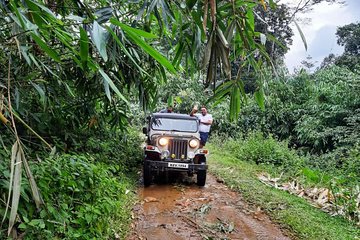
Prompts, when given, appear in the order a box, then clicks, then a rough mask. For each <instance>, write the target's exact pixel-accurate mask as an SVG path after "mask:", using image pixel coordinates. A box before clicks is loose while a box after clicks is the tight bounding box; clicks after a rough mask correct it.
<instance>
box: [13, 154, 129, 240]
mask: <svg viewBox="0 0 360 240" xmlns="http://www.w3.org/2000/svg"><path fill="white" fill-rule="evenodd" d="M116 168H117V166H116V165H115V166H109V165H105V164H104V163H96V162H95V161H94V158H93V157H92V156H90V155H70V154H64V155H61V156H59V157H56V158H54V159H47V160H45V161H43V162H41V163H38V164H36V165H35V166H33V171H34V175H35V176H36V181H37V183H38V186H39V188H40V190H41V194H42V197H43V200H44V202H45V208H43V209H42V210H41V211H40V212H38V211H37V210H36V209H35V206H34V204H33V203H32V201H30V200H29V199H30V197H29V196H30V189H29V186H28V185H27V184H24V186H23V188H24V191H23V193H22V194H21V201H20V204H19V210H18V212H19V216H20V219H18V222H17V224H16V226H17V229H18V230H19V231H20V232H26V235H25V236H26V238H27V239H52V238H54V237H55V238H63V239H94V238H101V239H109V238H110V239H112V238H113V236H114V232H116V233H117V234H119V235H121V234H122V233H121V231H123V230H124V229H125V227H124V226H125V225H126V223H127V222H128V219H129V218H128V215H129V211H130V209H129V201H130V199H131V197H130V196H131V194H128V189H131V187H132V186H131V184H130V182H131V181H129V179H127V177H126V176H124V175H123V176H115V175H114V173H113V172H116V171H117V169H116Z"/></svg>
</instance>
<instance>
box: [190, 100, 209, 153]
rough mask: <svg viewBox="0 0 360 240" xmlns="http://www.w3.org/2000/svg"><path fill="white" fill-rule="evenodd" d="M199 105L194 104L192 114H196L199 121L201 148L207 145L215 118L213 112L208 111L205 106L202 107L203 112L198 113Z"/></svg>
mask: <svg viewBox="0 0 360 240" xmlns="http://www.w3.org/2000/svg"><path fill="white" fill-rule="evenodd" d="M197 111H198V109H197V106H194V108H193V109H192V111H191V113H190V116H196V117H197V118H198V119H199V121H200V125H199V133H200V148H202V147H203V146H205V144H206V142H207V139H208V138H209V132H210V126H211V124H212V123H213V118H212V116H211V114H209V113H208V112H207V109H206V107H205V106H202V107H201V113H197Z"/></svg>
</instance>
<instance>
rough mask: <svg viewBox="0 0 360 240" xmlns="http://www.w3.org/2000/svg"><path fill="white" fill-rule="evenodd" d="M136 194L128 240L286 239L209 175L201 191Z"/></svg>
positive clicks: (158, 189) (153, 189)
mask: <svg viewBox="0 0 360 240" xmlns="http://www.w3.org/2000/svg"><path fill="white" fill-rule="evenodd" d="M138 192H139V198H140V200H141V201H140V202H139V203H138V204H137V205H136V206H135V207H134V209H133V212H134V222H133V223H132V231H131V233H130V234H129V236H128V238H127V239H129V240H135V239H147V240H155V239H156V240H159V239H161V240H162V239H169V240H177V239H179V240H180V239H193V240H197V239H289V238H288V237H286V236H285V235H284V234H283V233H282V232H281V230H280V228H279V227H278V226H276V225H275V224H273V223H272V222H271V221H270V220H269V218H268V217H267V216H266V215H265V214H264V213H262V211H261V210H260V209H254V207H251V206H249V205H247V204H246V203H245V202H244V201H242V200H241V197H240V195H239V194H238V193H236V192H234V191H231V190H230V189H228V188H227V187H226V186H225V185H224V184H221V183H219V182H217V180H216V178H215V177H214V176H212V175H210V174H208V180H207V183H206V186H205V187H203V188H199V187H198V186H196V184H194V183H192V184H188V185H184V184H181V185H179V184H177V185H174V184H162V185H152V186H150V187H147V188H144V187H140V188H139V190H138Z"/></svg>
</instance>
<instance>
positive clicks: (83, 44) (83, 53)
mask: <svg viewBox="0 0 360 240" xmlns="http://www.w3.org/2000/svg"><path fill="white" fill-rule="evenodd" d="M88 57H89V38H88V36H87V32H86V31H85V30H84V29H83V28H82V27H80V59H81V64H82V67H83V68H84V69H85V68H86V66H87V61H88Z"/></svg>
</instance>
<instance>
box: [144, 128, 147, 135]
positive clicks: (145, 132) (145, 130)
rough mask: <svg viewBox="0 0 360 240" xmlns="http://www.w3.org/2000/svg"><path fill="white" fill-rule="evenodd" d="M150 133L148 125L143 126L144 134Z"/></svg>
mask: <svg viewBox="0 0 360 240" xmlns="http://www.w3.org/2000/svg"><path fill="white" fill-rule="evenodd" d="M147 133H148V130H147V127H143V134H145V135H146V134H147Z"/></svg>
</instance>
